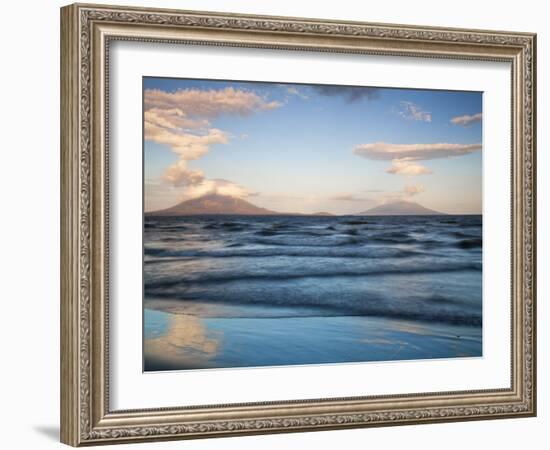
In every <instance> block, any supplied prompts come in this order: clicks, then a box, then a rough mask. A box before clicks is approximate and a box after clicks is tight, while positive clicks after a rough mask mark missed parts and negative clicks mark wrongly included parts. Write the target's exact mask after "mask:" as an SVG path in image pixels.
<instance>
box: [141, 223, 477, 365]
mask: <svg viewBox="0 0 550 450" xmlns="http://www.w3.org/2000/svg"><path fill="white" fill-rule="evenodd" d="M144 281H145V282H144V308H145V313H144V339H145V342H144V368H145V370H146V371H147V370H178V369H201V368H223V367H250V366H271V365H288V364H320V363H344V362H361V361H365V362H366V361H386V360H387V361H390V360H403V359H430V358H449V357H475V356H481V354H482V339H481V336H482V333H481V331H482V220H481V216H399V217H397V216H391V217H358V216H334V217H332V216H329V217H324V216H261V217H260V216H249V217H247V216H204V217H202V216H191V217H149V216H147V217H146V218H145V224H144Z"/></svg>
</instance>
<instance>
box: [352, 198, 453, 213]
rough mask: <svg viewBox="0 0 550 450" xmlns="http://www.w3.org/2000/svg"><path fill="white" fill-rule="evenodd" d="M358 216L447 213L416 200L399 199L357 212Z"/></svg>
mask: <svg viewBox="0 0 550 450" xmlns="http://www.w3.org/2000/svg"><path fill="white" fill-rule="evenodd" d="M356 215H357V216H442V215H445V213H441V212H438V211H434V210H433V209H428V208H425V207H424V206H422V205H419V204H418V203H414V202H406V201H397V202H392V203H386V204H384V205H379V206H375V207H374V208H371V209H368V210H366V211H363V212H360V213H358V214H356Z"/></svg>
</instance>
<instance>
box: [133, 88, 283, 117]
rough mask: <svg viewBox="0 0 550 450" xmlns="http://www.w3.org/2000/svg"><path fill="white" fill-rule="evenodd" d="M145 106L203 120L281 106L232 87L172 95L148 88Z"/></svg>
mask: <svg viewBox="0 0 550 450" xmlns="http://www.w3.org/2000/svg"><path fill="white" fill-rule="evenodd" d="M144 105H145V110H150V109H153V108H158V109H163V110H170V109H173V108H177V109H180V110H181V111H182V112H183V113H184V114H185V115H187V116H190V117H203V118H205V117H206V118H215V117H218V116H220V115H222V114H238V115H241V116H247V115H250V114H252V113H254V112H258V111H266V110H271V109H276V108H279V107H280V106H282V104H281V103H280V102H277V101H271V102H269V101H267V100H266V99H265V98H264V97H261V96H260V95H258V94H256V93H255V92H252V91H246V90H242V89H234V88H232V87H227V88H225V89H210V90H201V89H179V90H177V91H175V92H166V91H162V90H160V89H147V90H145V95H144Z"/></svg>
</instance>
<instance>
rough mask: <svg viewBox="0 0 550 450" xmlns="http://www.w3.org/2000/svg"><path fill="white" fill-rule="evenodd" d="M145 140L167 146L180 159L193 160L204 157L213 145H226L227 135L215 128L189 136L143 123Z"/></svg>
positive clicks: (183, 132) (180, 131) (181, 132)
mask: <svg viewBox="0 0 550 450" xmlns="http://www.w3.org/2000/svg"><path fill="white" fill-rule="evenodd" d="M144 126H145V140H147V141H153V142H156V143H157V144H164V145H168V146H169V147H170V148H171V149H172V151H173V152H174V153H177V154H178V155H179V157H180V158H181V159H184V160H187V161H188V160H193V159H199V158H201V157H202V156H204V155H206V154H207V153H208V151H209V149H210V146H211V145H213V144H227V143H228V142H229V135H228V134H227V133H225V132H223V131H221V130H218V129H216V128H211V129H209V130H208V131H207V132H206V134H191V133H188V132H185V131H182V130H177V129H168V128H163V127H159V126H157V125H155V124H152V123H150V122H145V124H144Z"/></svg>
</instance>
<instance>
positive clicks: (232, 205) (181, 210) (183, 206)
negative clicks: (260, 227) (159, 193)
mask: <svg viewBox="0 0 550 450" xmlns="http://www.w3.org/2000/svg"><path fill="white" fill-rule="evenodd" d="M146 214H147V215H148V216H198V215H214V214H216V215H222V214H227V215H233V214H234V215H243V216H270V215H275V214H279V213H277V212H275V211H270V210H269V209H265V208H259V207H258V206H254V205H253V204H252V203H249V202H247V201H246V200H242V199H240V198H236V197H230V196H227V195H219V194H208V195H204V196H202V197H198V198H193V199H191V200H185V201H183V202H181V203H178V204H177V205H175V206H172V207H171V208H167V209H162V210H160V211H151V212H148V213H146Z"/></svg>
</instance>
